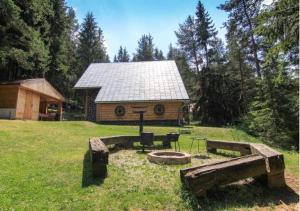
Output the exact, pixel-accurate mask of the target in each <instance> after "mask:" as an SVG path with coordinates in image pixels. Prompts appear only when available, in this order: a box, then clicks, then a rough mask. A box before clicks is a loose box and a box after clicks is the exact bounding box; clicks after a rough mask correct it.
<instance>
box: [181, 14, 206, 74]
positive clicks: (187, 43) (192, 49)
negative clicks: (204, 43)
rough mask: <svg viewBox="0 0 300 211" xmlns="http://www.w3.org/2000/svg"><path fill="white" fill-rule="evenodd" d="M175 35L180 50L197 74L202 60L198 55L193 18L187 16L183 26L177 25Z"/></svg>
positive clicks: (199, 49)
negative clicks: (177, 28)
mask: <svg viewBox="0 0 300 211" xmlns="http://www.w3.org/2000/svg"><path fill="white" fill-rule="evenodd" d="M175 34H176V36H177V39H178V44H179V45H180V48H181V49H182V51H184V52H185V54H186V55H187V56H188V59H189V60H190V62H192V63H193V65H194V66H195V68H196V70H197V72H198V73H200V65H201V64H202V62H203V60H202V57H201V54H200V53H201V52H200V51H201V48H200V46H199V44H198V39H197V34H196V24H195V19H194V17H192V16H188V18H187V19H186V21H185V22H184V23H183V24H179V30H178V31H176V32H175Z"/></svg>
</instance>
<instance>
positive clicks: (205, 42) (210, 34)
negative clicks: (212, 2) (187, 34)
mask: <svg viewBox="0 0 300 211" xmlns="http://www.w3.org/2000/svg"><path fill="white" fill-rule="evenodd" d="M195 31H196V39H197V43H198V45H200V47H201V48H202V49H203V50H204V55H205V63H206V66H208V65H209V63H210V61H209V53H208V51H209V50H208V48H209V45H210V44H211V43H212V42H213V40H215V38H216V35H217V31H216V29H215V27H214V24H213V22H212V20H211V18H210V16H209V14H208V12H207V11H206V10H205V8H204V6H203V4H202V3H201V1H199V2H198V5H197V9H196V26H195Z"/></svg>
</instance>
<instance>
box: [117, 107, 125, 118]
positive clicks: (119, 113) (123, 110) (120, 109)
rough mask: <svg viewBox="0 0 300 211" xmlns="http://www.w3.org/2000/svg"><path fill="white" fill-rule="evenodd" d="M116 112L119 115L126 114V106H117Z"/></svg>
mask: <svg viewBox="0 0 300 211" xmlns="http://www.w3.org/2000/svg"><path fill="white" fill-rule="evenodd" d="M115 114H116V115H117V116H124V115H125V108H124V106H117V107H116V108H115Z"/></svg>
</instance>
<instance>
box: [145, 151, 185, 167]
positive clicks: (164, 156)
mask: <svg viewBox="0 0 300 211" xmlns="http://www.w3.org/2000/svg"><path fill="white" fill-rule="evenodd" d="M147 158H148V160H149V161H150V162H152V163H157V164H168V165H172V164H186V163H190V162H191V155H190V154H187V153H183V152H170V151H154V152H150V153H149V154H148V155H147Z"/></svg>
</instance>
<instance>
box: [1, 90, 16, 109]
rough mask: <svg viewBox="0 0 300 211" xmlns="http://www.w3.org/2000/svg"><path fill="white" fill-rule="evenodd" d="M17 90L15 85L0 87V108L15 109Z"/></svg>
mask: <svg viewBox="0 0 300 211" xmlns="http://www.w3.org/2000/svg"><path fill="white" fill-rule="evenodd" d="M18 89H19V88H18V86H17V85H4V86H0V108H16V104H17V96H18Z"/></svg>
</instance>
